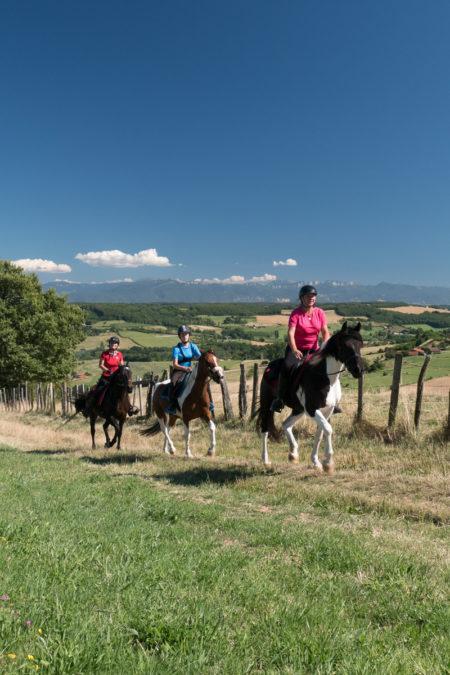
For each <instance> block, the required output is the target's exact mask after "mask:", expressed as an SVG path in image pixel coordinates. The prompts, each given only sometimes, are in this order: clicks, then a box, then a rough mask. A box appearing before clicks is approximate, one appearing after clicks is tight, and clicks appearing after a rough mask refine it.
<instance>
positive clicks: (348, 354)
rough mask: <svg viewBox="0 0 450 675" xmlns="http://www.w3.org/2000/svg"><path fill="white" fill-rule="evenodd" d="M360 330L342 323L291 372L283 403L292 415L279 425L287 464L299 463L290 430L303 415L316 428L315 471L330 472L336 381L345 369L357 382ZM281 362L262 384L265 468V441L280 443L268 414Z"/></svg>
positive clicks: (266, 459)
mask: <svg viewBox="0 0 450 675" xmlns="http://www.w3.org/2000/svg"><path fill="white" fill-rule="evenodd" d="M360 329H361V324H360V323H358V325H357V326H355V327H354V328H351V327H347V322H345V323H344V324H343V326H342V328H341V330H340V331H338V332H337V333H335V334H334V335H332V336H331V337H330V338H329V339H328V340H327V341H326V342H324V343H323V344H322V346H321V347H320V349H319V350H318V351H317V352H316V353H315V354H313V355H312V356H311V357H310V359H309V360H308V361H307V362H306V363H303V364H302V363H300V364H299V365H298V366H295V367H294V369H293V371H291V373H290V377H289V393H288V395H287V396H286V397H285V401H284V402H285V403H286V405H287V406H288V407H289V408H291V410H292V413H291V414H290V415H289V417H287V418H286V419H285V420H284V422H283V423H282V427H283V430H284V433H285V434H286V437H287V439H288V441H289V445H290V452H289V460H290V461H291V462H298V444H297V441H296V440H295V438H294V434H293V433H292V430H293V427H294V425H295V424H296V422H298V420H299V419H300V417H301V416H302V415H303V414H304V413H306V414H307V415H308V416H309V417H311V418H312V419H313V420H314V421H315V423H316V425H317V431H316V435H315V439H314V448H313V451H312V454H311V460H312V462H313V466H314V469H316V470H317V471H322V470H325V471H332V470H333V466H334V460H333V446H332V443H331V436H332V433H333V429H332V427H331V424H330V422H329V419H330V417H331V415H332V414H333V410H334V407H335V406H337V405H338V404H339V401H340V400H341V384H340V381H339V377H340V375H341V373H342V372H343V371H344V370H345V369H347V370H348V371H349V372H350V373H351V374H352V375H353V377H355V378H359V377H360V376H361V374H362V372H363V363H362V360H361V353H360V352H361V347H362V344H363V341H362V337H361V334H360ZM282 362H283V359H276V360H275V361H272V362H271V363H269V365H268V366H267V368H266V370H265V372H264V375H263V378H262V381H261V388H260V408H259V411H258V426H259V429H260V431H261V435H262V460H263V462H264V464H265V465H266V466H270V464H271V462H270V460H269V455H268V451H267V440H268V437H269V436H271V437H272V438H274V439H275V440H279V439H280V436H281V433H280V430H279V429H277V428H276V426H275V423H274V413H273V412H272V411H271V410H270V406H271V403H272V401H273V400H274V399H275V398H276V385H277V379H274V378H273V376H272V377H271V375H272V373H276V374H278V373H279V371H280V368H281V364H282ZM323 434H325V438H326V447H325V459H324V461H323V462H320V461H319V458H318V451H319V445H320V441H321V440H322V437H323Z"/></svg>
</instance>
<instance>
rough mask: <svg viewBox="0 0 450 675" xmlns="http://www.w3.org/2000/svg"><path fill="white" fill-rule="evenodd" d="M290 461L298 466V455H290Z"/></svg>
mask: <svg viewBox="0 0 450 675" xmlns="http://www.w3.org/2000/svg"><path fill="white" fill-rule="evenodd" d="M289 461H290V462H291V463H292V464H298V457H297V455H291V454H290V455H289Z"/></svg>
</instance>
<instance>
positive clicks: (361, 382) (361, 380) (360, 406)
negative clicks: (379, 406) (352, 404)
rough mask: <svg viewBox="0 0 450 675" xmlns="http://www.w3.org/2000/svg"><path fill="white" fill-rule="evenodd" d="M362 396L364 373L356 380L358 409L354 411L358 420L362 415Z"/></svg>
mask: <svg viewBox="0 0 450 675" xmlns="http://www.w3.org/2000/svg"><path fill="white" fill-rule="evenodd" d="M363 395H364V373H361V375H360V376H359V378H358V409H357V411H356V419H357V420H360V419H361V418H362V413H363Z"/></svg>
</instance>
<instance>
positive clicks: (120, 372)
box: [111, 362, 133, 393]
mask: <svg viewBox="0 0 450 675" xmlns="http://www.w3.org/2000/svg"><path fill="white" fill-rule="evenodd" d="M111 384H113V385H114V386H116V387H118V388H120V389H125V388H126V389H128V393H131V391H132V388H133V377H132V374H131V368H130V366H129V365H128V362H127V364H126V365H125V366H119V367H118V369H117V370H116V371H115V372H114V373H113V374H112V376H111Z"/></svg>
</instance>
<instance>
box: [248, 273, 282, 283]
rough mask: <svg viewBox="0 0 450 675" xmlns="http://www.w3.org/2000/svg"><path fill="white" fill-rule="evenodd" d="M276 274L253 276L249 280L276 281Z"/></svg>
mask: <svg viewBox="0 0 450 675" xmlns="http://www.w3.org/2000/svg"><path fill="white" fill-rule="evenodd" d="M276 279H277V276H276V274H263V276H262V277H252V278H251V279H249V281H276Z"/></svg>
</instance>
